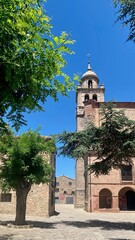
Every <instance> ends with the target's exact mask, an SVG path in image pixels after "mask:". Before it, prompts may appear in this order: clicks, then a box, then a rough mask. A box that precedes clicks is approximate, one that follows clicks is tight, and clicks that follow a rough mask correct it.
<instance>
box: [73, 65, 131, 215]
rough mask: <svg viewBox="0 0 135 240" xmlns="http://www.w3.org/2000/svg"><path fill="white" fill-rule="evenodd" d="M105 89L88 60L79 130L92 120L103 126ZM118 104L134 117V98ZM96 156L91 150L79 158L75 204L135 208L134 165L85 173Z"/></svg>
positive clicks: (78, 115)
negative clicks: (107, 170) (101, 116)
mask: <svg viewBox="0 0 135 240" xmlns="http://www.w3.org/2000/svg"><path fill="white" fill-rule="evenodd" d="M104 92H105V88H104V85H100V86H99V79H98V77H97V75H96V73H95V72H94V71H92V69H91V66H90V63H88V69H87V71H86V72H85V73H84V74H83V76H82V79H81V83H80V85H79V86H78V88H77V93H76V104H77V109H76V124H77V131H81V130H82V129H84V128H85V126H86V124H87V123H88V122H89V121H91V122H93V123H94V124H95V125H96V126H97V127H98V126H100V124H101V120H100V111H99V110H100V106H101V103H102V104H106V103H105V101H104ZM115 105H116V109H118V110H124V113H125V115H126V116H127V117H128V118H129V119H131V120H135V102H115ZM94 159H95V156H94V155H93V154H92V153H91V155H90V156H89V157H88V159H85V160H83V159H82V158H80V159H77V160H76V183H75V184H76V191H75V203H74V204H75V207H80V208H84V209H86V211H88V212H94V211H112V212H115V211H120V210H135V167H134V166H130V165H129V166H123V168H122V169H121V170H112V171H111V172H110V174H109V175H106V176H104V175H102V176H100V177H95V176H94V174H90V172H87V173H85V174H84V172H85V166H86V164H90V163H92V162H93V161H94Z"/></svg>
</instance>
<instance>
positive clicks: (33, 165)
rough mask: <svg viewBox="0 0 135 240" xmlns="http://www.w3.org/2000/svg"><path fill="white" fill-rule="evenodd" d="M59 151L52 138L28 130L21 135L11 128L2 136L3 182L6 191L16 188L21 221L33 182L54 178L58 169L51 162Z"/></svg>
mask: <svg viewBox="0 0 135 240" xmlns="http://www.w3.org/2000/svg"><path fill="white" fill-rule="evenodd" d="M54 151H55V145H54V142H53V140H52V139H49V138H45V137H41V136H40V134H39V133H38V132H36V131H35V132H32V131H28V132H26V133H23V134H22V135H21V136H19V137H14V135H13V134H12V133H11V132H9V134H8V135H7V134H5V135H2V136H1V140H0V152H1V160H2V162H1V165H0V182H1V187H2V189H3V191H9V190H11V189H13V190H15V191H16V218H15V223H16V224H17V225H23V224H25V216H26V201H27V195H28V193H29V191H30V189H31V186H32V184H34V183H35V184H40V183H47V182H49V181H51V180H52V176H53V171H54V169H53V168H52V166H51V165H50V163H49V159H50V154H52V153H53V152H54Z"/></svg>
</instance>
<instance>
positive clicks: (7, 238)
mask: <svg viewBox="0 0 135 240" xmlns="http://www.w3.org/2000/svg"><path fill="white" fill-rule="evenodd" d="M13 236H14V235H13V234H8V235H7V234H6V235H3V236H0V240H11V239H12V237H13Z"/></svg>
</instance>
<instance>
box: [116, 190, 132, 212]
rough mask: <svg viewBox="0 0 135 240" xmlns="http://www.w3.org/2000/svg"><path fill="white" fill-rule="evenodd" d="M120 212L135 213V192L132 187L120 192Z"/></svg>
mask: <svg viewBox="0 0 135 240" xmlns="http://www.w3.org/2000/svg"><path fill="white" fill-rule="evenodd" d="M119 208H120V210H128V211H135V191H134V190H133V189H132V188H130V187H125V188H122V189H121V190H120V192H119Z"/></svg>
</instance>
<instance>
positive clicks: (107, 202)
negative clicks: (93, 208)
mask: <svg viewBox="0 0 135 240" xmlns="http://www.w3.org/2000/svg"><path fill="white" fill-rule="evenodd" d="M111 207H112V193H111V191H110V190H109V189H107V188H103V189H102V190H101V191H100V192H99V208H111Z"/></svg>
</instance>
